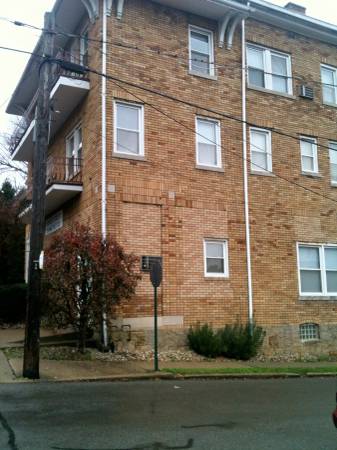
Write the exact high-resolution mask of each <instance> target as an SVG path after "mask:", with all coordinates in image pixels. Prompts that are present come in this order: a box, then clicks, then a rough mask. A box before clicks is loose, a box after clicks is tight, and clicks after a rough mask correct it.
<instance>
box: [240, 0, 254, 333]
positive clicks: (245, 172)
mask: <svg viewBox="0 0 337 450" xmlns="http://www.w3.org/2000/svg"><path fill="white" fill-rule="evenodd" d="M247 6H249V2H248V4H247ZM246 70H247V66H246V21H245V19H243V20H242V154H243V190H244V210H245V232H246V257H247V289H248V320H249V323H250V324H251V325H252V324H253V320H254V313H253V286H252V263H251V248H250V225H249V191H248V168H247V162H248V161H247V105H246V91H247V86H246Z"/></svg>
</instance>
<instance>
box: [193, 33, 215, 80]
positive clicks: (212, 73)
mask: <svg viewBox="0 0 337 450" xmlns="http://www.w3.org/2000/svg"><path fill="white" fill-rule="evenodd" d="M193 31H195V32H196V33H199V34H203V35H204V36H207V37H208V45H209V52H208V57H209V67H208V73H204V72H199V71H198V70H195V69H193V67H192V36H191V33H192V32H193ZM188 55H189V56H188V57H189V70H190V73H192V74H198V75H203V76H206V77H207V76H211V77H214V76H215V61H214V34H213V31H211V30H207V29H205V28H200V27H197V26H195V25H189V26H188Z"/></svg>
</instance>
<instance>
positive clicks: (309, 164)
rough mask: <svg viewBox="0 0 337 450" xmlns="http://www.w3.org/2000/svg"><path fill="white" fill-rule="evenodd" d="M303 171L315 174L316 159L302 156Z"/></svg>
mask: <svg viewBox="0 0 337 450" xmlns="http://www.w3.org/2000/svg"><path fill="white" fill-rule="evenodd" d="M302 170H304V171H305V172H314V158H312V157H310V156H302Z"/></svg>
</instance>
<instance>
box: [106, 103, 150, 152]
mask: <svg viewBox="0 0 337 450" xmlns="http://www.w3.org/2000/svg"><path fill="white" fill-rule="evenodd" d="M118 105H124V106H128V107H131V108H137V110H138V122H139V130H138V133H139V152H138V153H132V152H128V151H127V149H126V151H125V152H123V151H118V150H117V148H118V147H117V106H118ZM127 131H135V130H127ZM113 139H114V143H113V153H114V154H116V155H121V156H125V157H129V158H132V157H134V158H137V157H143V156H144V105H141V104H139V103H132V102H128V101H123V100H115V101H114V133H113Z"/></svg>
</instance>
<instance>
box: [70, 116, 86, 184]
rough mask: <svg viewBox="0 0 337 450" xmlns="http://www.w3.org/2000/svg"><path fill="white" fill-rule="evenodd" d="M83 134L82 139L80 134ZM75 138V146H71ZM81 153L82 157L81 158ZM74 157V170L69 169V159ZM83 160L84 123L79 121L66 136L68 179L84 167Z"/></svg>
mask: <svg viewBox="0 0 337 450" xmlns="http://www.w3.org/2000/svg"><path fill="white" fill-rule="evenodd" d="M80 135H81V139H79V136H80ZM72 138H74V148H73V149H71V148H70V140H71V139H72ZM79 154H80V155H81V158H79ZM71 158H74V165H73V172H72V173H70V171H69V161H70V159H71ZM82 160H83V131H82V124H81V123H79V124H77V125H76V127H74V128H73V129H72V130H71V132H70V133H69V134H68V135H67V137H66V178H67V180H68V179H70V178H72V177H74V176H75V175H77V174H78V173H79V172H80V171H81V168H82Z"/></svg>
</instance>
